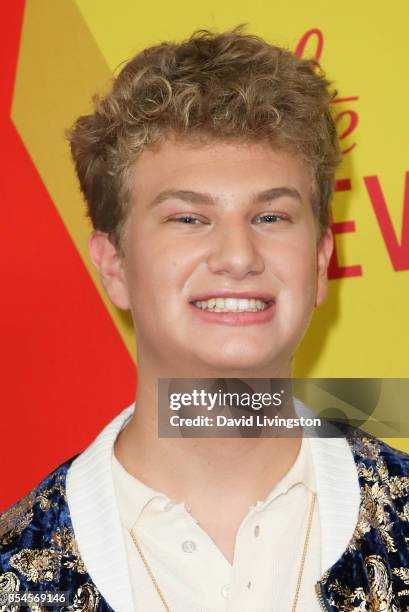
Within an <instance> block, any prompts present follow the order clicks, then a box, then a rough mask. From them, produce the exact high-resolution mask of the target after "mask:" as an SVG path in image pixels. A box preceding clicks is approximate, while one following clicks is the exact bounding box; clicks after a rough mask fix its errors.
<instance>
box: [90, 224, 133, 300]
mask: <svg viewBox="0 0 409 612" xmlns="http://www.w3.org/2000/svg"><path fill="white" fill-rule="evenodd" d="M88 251H89V255H90V258H91V261H92V263H93V264H94V266H95V268H96V269H97V270H98V273H99V276H100V277H101V281H102V284H103V285H104V288H105V291H106V292H107V294H108V296H109V299H110V300H111V302H112V303H113V304H115V306H117V307H118V308H121V310H128V309H129V307H130V304H129V297H128V286H127V282H126V276H125V272H124V262H123V258H122V257H121V256H120V254H119V253H118V251H117V249H116V248H115V247H114V245H113V244H112V242H111V241H110V240H109V238H108V235H107V234H105V233H103V232H99V231H94V232H92V234H91V235H90V237H89V238H88Z"/></svg>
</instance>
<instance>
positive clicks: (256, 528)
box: [254, 525, 260, 538]
mask: <svg viewBox="0 0 409 612" xmlns="http://www.w3.org/2000/svg"><path fill="white" fill-rule="evenodd" d="M254 535H255V536H256V538H258V536H259V535H260V525H256V526H255V527H254Z"/></svg>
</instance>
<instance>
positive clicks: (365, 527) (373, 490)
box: [348, 437, 409, 552]
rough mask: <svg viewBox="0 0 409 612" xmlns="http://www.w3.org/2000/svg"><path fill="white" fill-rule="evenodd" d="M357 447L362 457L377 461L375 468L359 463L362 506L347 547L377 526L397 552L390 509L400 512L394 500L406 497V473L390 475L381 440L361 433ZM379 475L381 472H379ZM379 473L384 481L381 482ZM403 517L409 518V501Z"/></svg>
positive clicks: (353, 546) (408, 480) (408, 487)
mask: <svg viewBox="0 0 409 612" xmlns="http://www.w3.org/2000/svg"><path fill="white" fill-rule="evenodd" d="M353 444H354V450H355V452H356V454H358V455H359V456H361V457H369V458H370V459H373V460H374V461H375V469H374V468H373V467H372V466H371V467H366V466H365V465H364V464H363V463H359V464H358V465H357V470H358V475H359V476H360V477H361V478H363V479H364V480H365V481H366V482H365V484H364V485H363V486H362V485H361V487H360V489H361V506H360V513H359V517H358V523H357V525H356V528H355V531H354V533H353V536H352V538H351V541H350V543H349V545H348V551H350V552H351V551H352V550H356V549H357V548H358V547H359V541H360V540H361V539H362V537H363V536H364V535H365V534H366V533H368V532H369V531H370V530H371V529H372V528H374V529H378V530H379V533H380V536H381V538H382V540H383V542H384V544H385V546H386V548H387V550H388V551H389V552H396V551H397V546H396V544H395V542H394V540H393V537H392V536H391V533H390V532H391V530H392V528H393V524H394V523H393V520H392V518H391V511H392V512H397V510H396V508H395V504H394V500H395V499H398V498H400V497H406V496H407V494H408V490H409V478H408V477H407V476H402V477H399V476H391V475H390V474H389V471H388V469H387V466H386V464H385V462H384V460H383V458H382V457H381V455H380V444H379V441H378V440H376V439H375V440H372V439H370V438H366V437H362V438H361V439H354V442H353ZM378 475H379V476H378ZM379 477H380V479H381V482H379ZM398 516H400V518H404V520H409V505H408V507H405V508H404V516H402V514H398Z"/></svg>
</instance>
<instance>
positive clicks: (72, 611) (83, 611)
mask: <svg viewBox="0 0 409 612" xmlns="http://www.w3.org/2000/svg"><path fill="white" fill-rule="evenodd" d="M98 605H99V593H98V591H97V589H96V588H95V586H94V585H93V584H83V585H82V586H80V587H79V588H78V589H77V591H76V593H75V595H74V601H73V603H72V604H71V605H70V606H67V607H65V608H61V612H97V610H98Z"/></svg>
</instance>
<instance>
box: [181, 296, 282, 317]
mask: <svg viewBox="0 0 409 612" xmlns="http://www.w3.org/2000/svg"><path fill="white" fill-rule="evenodd" d="M191 303H192V304H193V305H194V306H196V308H200V309H201V310H205V311H207V312H229V313H237V312H263V311H264V310H266V309H267V308H268V307H269V306H270V305H271V304H273V303H274V300H268V301H264V300H260V299H258V298H231V297H229V298H222V297H216V298H210V299H208V300H201V301H195V302H191Z"/></svg>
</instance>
